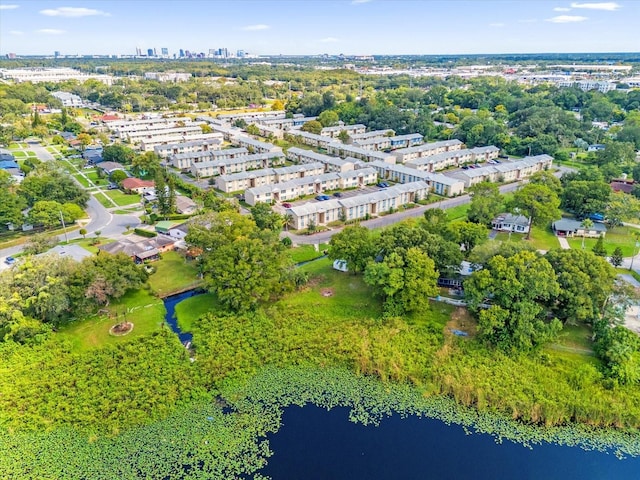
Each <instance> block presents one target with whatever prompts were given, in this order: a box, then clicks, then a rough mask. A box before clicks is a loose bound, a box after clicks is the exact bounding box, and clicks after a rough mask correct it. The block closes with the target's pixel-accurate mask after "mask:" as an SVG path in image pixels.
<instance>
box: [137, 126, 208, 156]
mask: <svg viewBox="0 0 640 480" xmlns="http://www.w3.org/2000/svg"><path fill="white" fill-rule="evenodd" d="M212 135H215V134H211V133H202V132H201V133H197V132H195V131H194V132H192V133H191V134H189V135H180V134H179V133H176V134H171V135H159V136H156V137H153V138H150V139H145V140H142V141H141V142H140V145H139V147H140V150H142V151H143V152H153V151H155V148H156V147H158V146H160V145H168V144H176V143H185V142H195V141H198V140H206V139H209V138H215V137H212Z"/></svg>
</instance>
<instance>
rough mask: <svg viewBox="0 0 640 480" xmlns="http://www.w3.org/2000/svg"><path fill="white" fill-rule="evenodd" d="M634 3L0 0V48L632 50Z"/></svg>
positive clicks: (638, 1) (638, 11)
mask: <svg viewBox="0 0 640 480" xmlns="http://www.w3.org/2000/svg"><path fill="white" fill-rule="evenodd" d="M639 30H640V0H620V1H618V2H600V1H599V2H587V1H578V2H572V1H564V0H557V1H547V0H493V1H485V0H466V1H463V0H446V1H445V0H412V1H406V0H323V1H314V0H284V1H283V0H280V1H271V0H235V1H227V0H172V1H165V0H112V1H95V0H84V1H75V0H61V1H50V0H48V1H38V0H0V54H2V55H5V54H7V53H10V52H11V53H16V54H17V55H53V53H54V51H59V52H60V53H61V54H62V55H76V54H81V55H84V54H124V55H127V54H129V55H133V54H135V52H136V47H140V48H141V49H142V50H143V51H144V52H146V50H147V49H148V48H156V49H157V52H158V53H160V49H161V48H163V47H166V48H168V49H169V53H170V54H173V53H175V52H178V50H179V49H184V50H189V51H191V52H204V53H208V51H209V49H214V48H215V49H217V48H228V49H229V50H230V51H232V52H236V51H237V50H244V51H246V52H250V53H252V54H257V55H274V54H283V55H315V54H322V53H327V54H340V53H343V54H345V55H394V54H396V55H398V54H424V55H429V54H476V53H546V52H549V53H551V52H638V51H640V32H639Z"/></svg>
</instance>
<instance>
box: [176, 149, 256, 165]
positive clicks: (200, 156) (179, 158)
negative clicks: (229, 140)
mask: <svg viewBox="0 0 640 480" xmlns="http://www.w3.org/2000/svg"><path fill="white" fill-rule="evenodd" d="M247 155H249V150H247V149H246V148H227V149H224V150H195V151H192V152H185V153H175V154H171V155H170V156H169V162H170V163H171V165H172V166H173V167H175V168H178V169H180V170H187V169H189V168H191V165H193V164H194V163H201V162H211V161H214V160H228V159H232V158H238V157H245V156H247Z"/></svg>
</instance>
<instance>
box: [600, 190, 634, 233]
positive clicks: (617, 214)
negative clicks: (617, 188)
mask: <svg viewBox="0 0 640 480" xmlns="http://www.w3.org/2000/svg"><path fill="white" fill-rule="evenodd" d="M605 212H606V213H605V221H606V222H607V225H609V227H611V228H614V227H618V226H620V225H622V222H623V221H624V220H632V221H636V220H637V219H638V216H640V199H638V198H636V197H634V196H633V195H629V194H628V193H624V192H616V193H613V194H612V195H611V197H610V200H609V205H608V206H607V208H606V211H605Z"/></svg>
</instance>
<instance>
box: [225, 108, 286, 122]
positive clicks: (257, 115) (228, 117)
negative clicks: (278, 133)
mask: <svg viewBox="0 0 640 480" xmlns="http://www.w3.org/2000/svg"><path fill="white" fill-rule="evenodd" d="M286 116H287V112H285V111H284V110H273V111H269V112H242V113H226V114H223V115H218V116H217V117H216V118H217V119H218V120H220V121H223V122H227V123H233V122H235V121H237V120H244V121H245V122H247V123H250V122H252V121H255V120H259V119H271V118H285V117H286Z"/></svg>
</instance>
